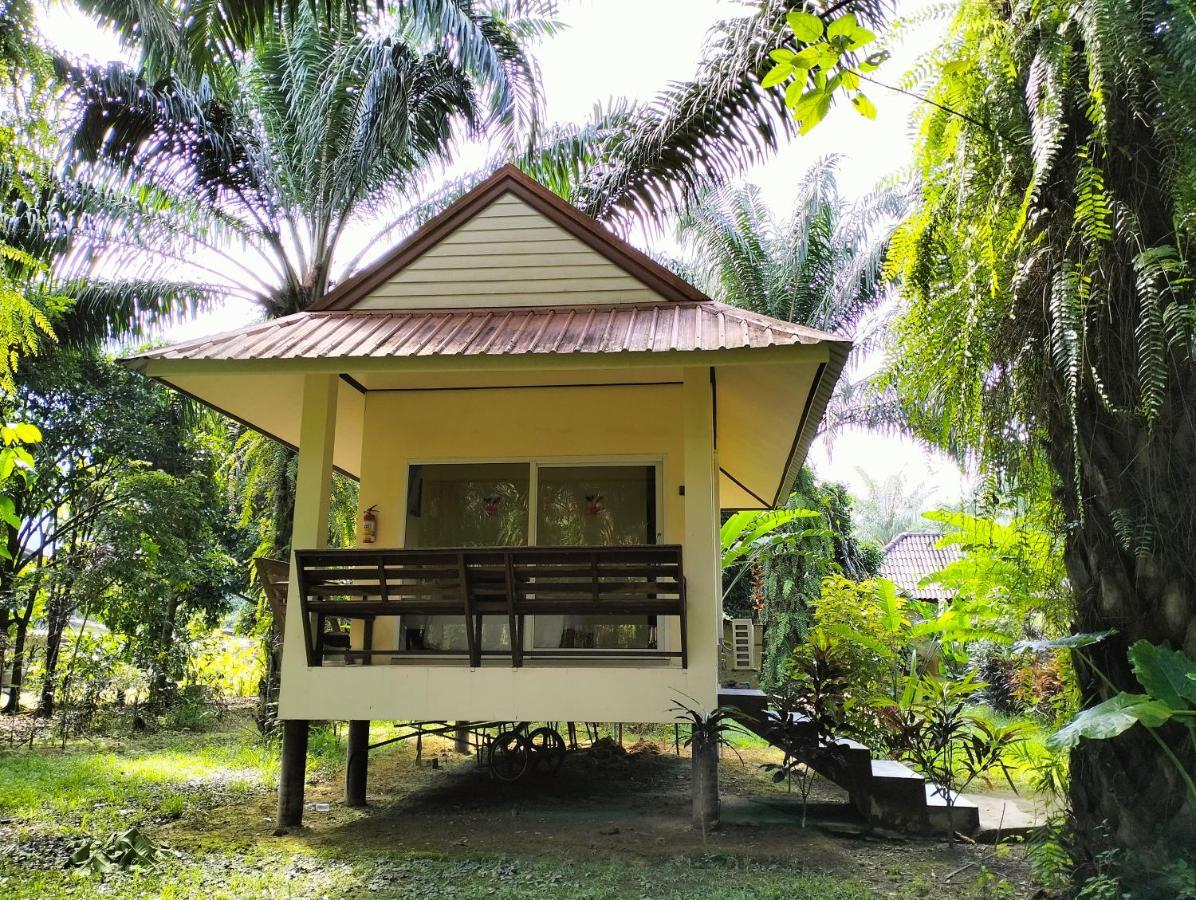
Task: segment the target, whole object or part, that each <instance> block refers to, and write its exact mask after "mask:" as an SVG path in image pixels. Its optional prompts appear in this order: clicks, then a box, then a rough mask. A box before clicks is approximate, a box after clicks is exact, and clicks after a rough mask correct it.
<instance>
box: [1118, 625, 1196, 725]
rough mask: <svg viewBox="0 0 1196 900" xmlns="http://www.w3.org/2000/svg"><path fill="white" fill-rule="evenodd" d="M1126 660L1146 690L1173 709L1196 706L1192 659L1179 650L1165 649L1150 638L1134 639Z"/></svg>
mask: <svg viewBox="0 0 1196 900" xmlns="http://www.w3.org/2000/svg"><path fill="white" fill-rule="evenodd" d="M1130 664H1131V665H1132V666H1133V669H1134V674H1135V675H1136V676H1137V677H1138V681H1139V682H1140V683H1141V684H1142V687H1144V688H1146V692H1147V693H1148V694H1150V696H1152V697H1154V698H1155V699H1156V700H1161V701H1162V702H1163V703H1165V704H1167V706H1168V707H1169V708H1171V709H1172V710H1175V711H1177V712H1179V711H1183V710H1186V709H1188V708H1189V707H1190V706H1196V684H1193V683H1192V681H1191V680H1190V679H1192V678H1193V677H1196V662H1193V661H1192V660H1191V659H1190V658H1189V657H1188V656H1187V654H1185V653H1184V652H1183V651H1182V650H1168V649H1167V648H1166V647H1160V646H1158V645H1157V644H1152V643H1150V641H1135V642H1134V644H1133V646H1131V647H1130Z"/></svg>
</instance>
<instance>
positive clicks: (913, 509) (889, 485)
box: [853, 466, 943, 547]
mask: <svg viewBox="0 0 1196 900" xmlns="http://www.w3.org/2000/svg"><path fill="white" fill-rule="evenodd" d="M856 472H857V473H858V474H859V476H860V479H861V480H862V481H863V482H864V494H863V495H861V496H857V497H855V498H853V499H854V500H855V504H854V508H855V520H856V531H857V533H858V534H859V536H860V539H861V540H865V541H871V542H872V543H874V544H876V545H878V546H880V547H883V546H885V544H887V543H888V542H889V541H891V540H892V539H893V538H895V537H896V536H897V535H899V534H901V533H902V532H904V531H942V530H943V529H942V526H941V525H938V524H936V523H934V522H931V521H930V520H928V519H925V518H923V517H922V513H924V512H926V511H927V504H928V503H929V502H930V499H931V495H932V493H933V490H932V485H931V484H930V483H929V482H927V481H925V480H923V481H917V482H915V481H911V480H910V479H909V477H908V476H907V475H906V472H905V470H904V469H902V470H901V471H900V472H896V473H894V474H892V475H888V476H886V477H884V478H877V477H875V476H873V475H871V474H869V473H868V472H866V471H864V470H863V469H861V468H859V467H858V466H857V467H856Z"/></svg>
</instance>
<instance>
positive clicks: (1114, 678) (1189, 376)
mask: <svg viewBox="0 0 1196 900" xmlns="http://www.w3.org/2000/svg"><path fill="white" fill-rule="evenodd" d="M1069 131H1070V133H1071V135H1072V138H1071V139H1072V140H1073V141H1074V142H1076V144H1077V145H1082V144H1081V143H1080V142H1083V141H1086V140H1087V136H1088V132H1089V127H1088V123H1087V122H1084V121H1082V120H1078V119H1077V120H1075V121H1073V122H1071V123H1070V128H1069ZM1110 145H1111V146H1112V147H1113V148H1134V152H1133V153H1126V152H1122V151H1121V150H1120V149H1112V150H1110V152H1109V158H1108V159H1107V160H1106V161H1105V166H1104V168H1105V183H1106V184H1107V185H1108V186H1109V188H1110V189H1111V190H1112V191H1113V192H1114V193H1115V195H1116V196H1117V197H1118V199H1119V200H1120V201H1121V202H1123V203H1124V204H1125V208H1126V209H1127V210H1128V211H1129V213H1130V214H1131V215H1133V216H1135V217H1136V219H1137V221H1138V222H1139V223H1141V226H1142V231H1143V235H1144V237H1145V239H1146V242H1147V243H1146V246H1166V245H1168V244H1169V243H1170V244H1174V240H1175V238H1174V224H1173V223H1174V217H1173V212H1174V210H1173V208H1172V206H1171V201H1170V195H1169V193H1168V190H1169V188H1168V187H1167V185H1166V182H1167V179H1166V177H1165V176H1164V171H1165V166H1164V165H1163V163H1162V162H1161V161H1160V156H1161V151H1158V150H1157V142H1156V137H1155V135H1154V133H1153V131H1152V129H1151V127H1150V123H1148V122H1144V121H1143V120H1142V119H1141V118H1140V117H1138V116H1135V115H1132V114H1130V113H1129V111H1123V115H1122V116H1121V117H1120V119H1118V120H1114V121H1111V122H1110ZM1069 149H1070V150H1071V158H1074V147H1073V148H1069ZM1069 175H1070V177H1072V178H1075V177H1078V173H1076V172H1072V173H1069ZM1067 180H1068V179H1067V176H1062V177H1060V178H1059V179H1058V180H1057V181H1056V189H1055V191H1054V192H1053V193H1054V196H1049V195H1048V196H1046V197H1044V199H1043V209H1044V210H1050V211H1051V212H1050V215H1051V224H1050V225H1048V226H1047V230H1046V238H1047V240H1048V241H1049V243H1050V244H1051V245H1052V247H1053V249H1054V252H1055V255H1056V259H1065V258H1067V257H1068V252H1069V250H1071V249H1072V247H1071V246H1070V245H1072V244H1073V243H1074V241H1075V232H1074V225H1073V222H1074V217H1075V206H1074V201H1073V200H1072V199H1071V197H1072V194H1071V186H1070V185H1068V184H1067V183H1066V182H1067ZM1141 249H1142V247H1141V246H1137V245H1134V244H1132V243H1131V241H1129V240H1124V239H1122V238H1121V236H1120V234H1118V233H1117V232H1115V235H1114V237H1113V239H1112V240H1111V241H1110V242H1109V243H1108V244H1107V245H1104V246H1103V247H1102V249H1101V251H1100V252H1101V265H1102V269H1103V273H1104V275H1105V277H1106V279H1107V284H1108V286H1109V291H1108V295H1107V298H1106V307H1105V308H1104V309H1102V310H1101V313H1100V314H1099V315H1094V316H1092V317H1091V320H1090V322H1089V329H1090V334H1089V337H1088V344H1089V346H1090V347H1091V348H1095V349H1093V350H1092V351H1091V352H1092V357H1091V361H1092V366H1093V370H1094V371H1095V372H1096V373H1097V374H1098V375H1099V378H1100V379H1101V385H1102V388H1103V392H1104V397H1105V398H1107V401H1106V400H1102V397H1101V393H1100V391H1098V387H1097V385H1096V383H1095V382H1094V381H1093V379H1092V377H1091V373H1085V375H1084V376H1083V378H1084V381H1083V383H1082V384H1081V385H1080V387H1079V390H1078V399H1077V402H1076V404H1075V421H1074V424H1073V422H1072V421H1071V420H1070V416H1069V409H1070V407H1071V405H1072V404H1071V402H1070V400H1069V399H1068V398H1067V392H1066V390H1065V386H1064V383H1063V381H1062V376H1061V375H1060V374H1059V370H1058V369H1057V368H1056V367H1054V366H1051V365H1049V364H1047V365H1045V366H1044V370H1045V371H1046V372H1047V373H1048V374H1047V376H1046V379H1045V381H1046V384H1047V390H1046V391H1045V392H1044V396H1043V397H1042V407H1043V412H1042V418H1041V420H1040V423H1041V425H1042V426H1043V427H1044V429H1045V432H1046V438H1047V440H1046V446H1047V452H1048V455H1049V459H1050V463H1051V465H1052V467H1053V468H1054V470H1055V473H1056V475H1057V477H1058V484H1059V488H1058V492H1059V500H1060V501H1061V503H1062V506H1063V509H1064V512H1065V513H1066V517H1067V521H1068V523H1069V524H1068V532H1067V537H1066V543H1065V549H1064V557H1065V561H1066V563H1067V570H1068V575H1069V578H1070V580H1071V583H1072V586H1073V589H1074V592H1075V598H1076V630H1077V631H1079V632H1093V631H1103V630H1106V629H1115V630H1116V632H1117V633H1116V635H1114V636H1113V637H1112V638H1110V639H1108V640H1106V641H1104V642H1102V643H1100V644H1098V645H1096V646H1093V647H1088V648H1086V649H1085V650H1084V651H1083V652H1082V653H1081V654H1077V656H1076V660H1075V662H1076V668H1077V672H1078V675H1079V682H1080V690H1081V694H1082V697H1083V700H1084V704H1085V705H1090V704H1092V703H1095V702H1099V701H1101V700H1104V699H1106V698H1108V697H1109V696H1111V695H1112V694H1114V693H1116V692H1117V691H1128V692H1130V693H1141V692H1142V686H1141V685H1140V684H1139V683H1138V681H1137V679H1136V678H1135V676H1134V674H1133V671H1132V669H1131V667H1130V664H1129V661H1128V659H1127V650H1128V648H1129V647H1130V645H1131V644H1133V643H1134V642H1135V641H1138V640H1147V641H1150V642H1151V643H1154V644H1161V645H1163V646H1166V647H1168V648H1171V649H1182V650H1184V651H1185V652H1186V653H1187V654H1188V655H1189V656H1193V657H1196V565H1193V558H1194V556H1196V479H1193V478H1192V477H1191V467H1192V463H1193V461H1194V460H1196V420H1194V418H1193V407H1192V406H1191V398H1192V397H1196V363H1194V362H1193V359H1192V356H1191V354H1190V353H1189V352H1188V348H1186V347H1182V346H1176V347H1172V348H1171V349H1170V350H1168V351H1167V352H1166V354H1165V366H1166V369H1167V382H1166V389H1165V392H1164V394H1163V398H1162V405H1161V407H1160V408H1159V410H1158V412H1157V414H1156V416H1155V417H1154V420H1153V421H1152V422H1149V423H1148V422H1147V420H1146V417H1145V416H1144V415H1143V414H1142V408H1141V397H1142V391H1143V384H1142V382H1141V380H1140V376H1139V360H1140V354H1141V347H1140V346H1139V340H1140V326H1141V322H1142V306H1141V304H1142V301H1141V299H1140V297H1139V294H1138V290H1137V288H1136V281H1137V274H1136V272H1135V270H1134V259H1135V257H1136V255H1137V254H1138V253H1139V252H1141ZM1028 300H1029V302H1031V303H1033V302H1035V298H1028ZM1037 302H1038V303H1039V309H1040V310H1041V298H1038V299H1037ZM1048 318H1049V316H1048ZM1044 324H1045V325H1046V327H1047V328H1055V327H1057V325H1058V323H1055V322H1051V321H1047V322H1046V323H1044ZM1044 338H1045V335H1044ZM1045 344H1046V341H1045V340H1044V345H1045ZM1164 745H1165V747H1164ZM1177 762H1178V763H1179V765H1180V766H1183V767H1185V768H1186V769H1187V771H1188V772H1196V748H1194V747H1193V746H1192V744H1191V742H1190V740H1189V738H1188V735H1187V733H1186V731H1185V730H1184V729H1181V728H1179V727H1176V726H1167V727H1164V728H1162V729H1158V730H1156V731H1155V732H1154V733H1153V734H1152V733H1151V732H1149V731H1147V730H1146V729H1145V728H1143V727H1142V726H1140V725H1136V726H1134V727H1132V728H1130V729H1129V730H1128V731H1126V732H1125V733H1123V734H1122V735H1120V736H1118V737H1116V738H1114V739H1111V740H1095V741H1087V740H1086V741H1083V742H1081V744H1080V746H1079V747H1078V748H1077V749H1076V750H1075V752H1074V753H1073V755H1072V768H1071V772H1072V781H1071V801H1072V805H1073V809H1074V813H1075V821H1076V824H1077V826H1078V827H1077V841H1078V845H1079V849H1080V855H1081V857H1082V859H1081V862H1083V861H1091V860H1092V859H1094V857H1095V856H1096V854H1098V853H1100V852H1101V851H1102V850H1105V849H1108V847H1109V845H1113V846H1116V847H1120V848H1123V849H1125V850H1128V851H1129V853H1128V854H1126V861H1128V862H1131V863H1132V864H1135V865H1138V864H1140V865H1142V866H1143V868H1144V869H1145V870H1150V869H1152V868H1155V869H1157V867H1158V866H1161V865H1162V862H1161V861H1162V860H1166V859H1169V858H1176V857H1177V856H1178V855H1179V854H1181V853H1184V852H1191V850H1192V848H1196V798H1193V797H1192V795H1191V794H1190V793H1189V792H1188V791H1187V790H1186V789H1185V787H1184V783H1183V781H1182V779H1181V777H1180V774H1179V771H1178V768H1177V765H1176V763H1177ZM1144 877H1145V876H1144ZM1143 883H1145V882H1143Z"/></svg>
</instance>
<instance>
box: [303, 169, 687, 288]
mask: <svg viewBox="0 0 1196 900" xmlns="http://www.w3.org/2000/svg"><path fill="white" fill-rule="evenodd" d="M508 196H514V197H516V198H518V199H519V200H521V201H523V203H525V204H526V205H527V206H528V207H530V208H531V209H532V210H533V211H534V212H536V213H539V214H540V215H542V216H544V217H545V218H547V219H548V220H549V221H550V222H551V223H552V224H554V225H556V226H559V227H560V228H561V229H562V230H563V231H565V232H566V233H567V234H568V235H570V236H572V237H573V238H576V239H577V240H579V241H580V242H581V243H582V244H584V245H585V246H586V247H588V248H589V249H591V250H594V251H596V252H597V253H599V254H600V255H601V256H602V257H604V258H605V259H607V260H609V261H610V262H612V263H614V264H615V265H616V266H618V267H619V268H620V269H622V270H623V271H624V272H626V273H627V274H628V275H630V276H631V277H632V278H634V279H635V280H636V281H638V282H640V283H641V284H642V285H643V286H644V287H646V288H648V289H650V290H651V291H653V292H655V293H656V294H659V295H660V296H661V297H662V298H664V299H665V300H675V301H689V302H709V301H710V298H709V297H707V296H706V295H705V294H703V293H702V292H701V291H699V290H698V289H697V288H695V287H693V286H692V285H689V284H686V283H685V282H684V281H682V280H681V279H680V278H678V277H677V276H676V275H674V274H673V273H672V272H670V271H669V270H668V269H666V268H665V267H664V266H662V265H660V264H659V263H657V262H656V261H654V260H653V259H652V258H651V257H649V256H648V255H647V254H645V253H643V252H641V251H639V250H637V249H635V248H634V247H632V246H631V245H630V244H628V243H627V242H626V241H624V240H622V239H621V238H619V237H618V236H616V235H614V234H612V233H611V232H609V231H607V230H606V229H604V228H603V227H602V226H601V225H599V224H598V223H597V222H595V221H594V220H593V219H590V218H589V217H588V216H586V215H584V214H583V213H581V212H579V211H578V210H576V209H574V208H573V207H572V206H570V205H569V204H568V203H566V202H565V201H564V200H562V199H561V198H560V197H558V196H556V194H554V193H552V191H550V190H548V189H547V188H545V187H544V186H543V185H541V184H540V183H538V182H537V181H535V180H534V179H532V178H529V177H528V176H527V175H525V174H524V173H523V172H521V171H520V170H519V169H517V168H515V167H514V166H510V165H508V166H504V167H503V168H501V169H499V170H498V171H497V172H496V173H495V174H494V175H492V176H490V178H488V179H487V180H486V181H484V182H482V183H481V184H480V185H479V186H478V187H477V188H475V189H474V190H472V191H470V192H469V193H467V194H466V195H465V196H464V197H461V198H460V199H459V200H457V201H455V202H454V203H452V204H451V205H449V206H448V208H447V209H445V210H444V212H442V213H440V214H439V215H438V216H436V217H435V218H433V219H432V220H431V221H429V222H427V223H426V224H425V225H424V226H423V227H422V228H420V229H419V230H417V231H416V232H415V233H414V234H413V235H411V237H409V238H408V239H407V240H405V241H403V242H402V243H401V244H399V246H398V247H396V248H395V249H394V250H392V251H391V252H390V253H388V254H386V255H385V256H383V257H382V258H381V259H379V260H378V261H377V262H375V263H374V264H373V265H371V266H368V267H367V268H365V269H363V270H362V271H361V272H358V273H357V274H356V275H353V276H352V277H350V278H348V279H346V280H345V281H343V282H342V283H341V284H339V285H337V286H336V287H335V288H333V289H332V290H331V291H330V292H329V293H328V294H327V295H326V296H325V297H324V298H323V299H322V300H320V301H319V302H317V303H313V304H312V305H311V307H310V309H311V310H312V311H318V310H344V309H350V308H352V307H354V306H356V305H358V304H359V303H360V302H361V301H363V300H365V299H366V298H367V297H369V296H370V295H373V294H376V293H377V292H378V291H379V289H383V288H384V286H385V285H386V284H387V282H389V281H391V279H392V278H394V277H395V276H396V275H398V274H399V273H400V272H402V271H403V270H404V269H406V268H407V267H408V266H410V265H411V264H412V263H414V262H415V261H416V260H418V259H420V258H421V257H423V256H424V254H426V253H427V252H428V251H429V250H431V249H433V248H434V247H436V246H437V245H438V244H440V243H441V242H442V241H444V240H445V239H446V238H448V237H449V236H450V235H453V234H455V233H457V232H458V231H460V230H461V229H462V228H463V227H464V226H466V225H467V223H470V222H471V221H475V219H476V217H477V216H478V214H479V213H482V212H483V211H484V210H487V209H489V208H490V207H491V206H493V205H494V204H495V203H496V202H497V201H499V200H501V199H502V198H505V197H508ZM466 233H467V234H468V233H469V232H468V231H467V232H466ZM535 233H536V232H535V231H534V230H533V231H531V232H529V235H533V236H534V234H535ZM542 237H543V236H541V239H542ZM515 243H516V244H518V245H519V247H520V249H524V250H528V251H531V253H523V254H515V255H517V256H529V255H534V254H535V250H536V245H537V241H536V240H532V241H525V242H515ZM525 244H526V246H524V245H525ZM512 246H515V244H513V245H512ZM470 264H471V265H472V259H471V261H470ZM521 290H522V289H521ZM612 299H615V298H612ZM627 299H628V300H635V299H642V298H637V297H635V296H634V293H633V294H631V295H629V296H628V297H627ZM616 302H618V301H616ZM624 302H626V301H624ZM524 303H526V300H525V301H524ZM490 304H493V301H490Z"/></svg>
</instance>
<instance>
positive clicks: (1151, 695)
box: [1047, 632, 1196, 800]
mask: <svg viewBox="0 0 1196 900" xmlns="http://www.w3.org/2000/svg"><path fill="white" fill-rule="evenodd" d="M1111 633H1112V632H1101V633H1099V634H1091V635H1073V636H1071V637H1070V638H1064V641H1066V642H1068V643H1067V644H1066V646H1068V647H1069V648H1070V649H1071V650H1072V652H1073V653H1075V654H1076V656H1077V657H1078V658H1079V659H1081V660H1084V661H1085V662H1086V663H1087V664H1088V665H1089V666H1090V667H1091V668H1092V670H1093V671H1094V672H1095V673H1096V674H1097V676H1098V677H1100V678H1102V679H1103V680H1104V681H1105V683H1106V686H1108V687H1109V688H1110V690H1112V687H1113V686H1112V684H1111V683H1109V682H1108V679H1107V678H1105V676H1104V675H1103V673H1101V672H1100V670H1099V669H1097V668H1096V667H1095V666H1093V665H1092V663H1091V661H1090V660H1089V659H1088V658H1087V657H1086V656H1085V655H1084V653H1083V649H1082V648H1083V647H1085V646H1088V645H1089V644H1094V643H1096V642H1097V641H1099V640H1103V639H1104V638H1105V637H1108V636H1109V635H1110V634H1111ZM1129 660H1130V665H1131V667H1132V668H1133V670H1134V677H1136V678H1137V679H1138V683H1139V684H1140V685H1141V686H1142V688H1143V692H1142V693H1133V694H1131V693H1129V692H1127V691H1118V692H1117V693H1115V694H1113V696H1111V697H1109V699H1107V700H1105V701H1103V702H1101V703H1098V704H1097V705H1096V706H1092V707H1089V708H1088V709H1085V710H1081V711H1080V712H1079V713H1078V714H1077V715H1076V717H1075V718H1074V719H1072V720H1071V721H1070V722H1069V723H1067V724H1066V725H1065V726H1063V728H1061V729H1059V731H1057V732H1055V733H1054V734H1053V735H1051V736H1050V738H1048V739H1047V746H1048V747H1050V748H1051V749H1052V750H1071V749H1073V748H1074V747H1076V745H1078V744H1079V743H1080V741H1081V739H1083V738H1088V739H1090V740H1107V739H1109V738H1114V737H1117V736H1118V735H1119V734H1121V733H1122V732H1124V731H1128V730H1129V729H1130V728H1132V727H1133V726H1134V725H1141V726H1142V727H1143V728H1145V729H1146V730H1147V731H1148V732H1149V733H1150V734H1151V735H1152V736H1153V737H1154V739H1155V740H1156V741H1157V742H1158V745H1159V747H1160V748H1161V749H1162V750H1163V752H1164V755H1165V756H1166V757H1167V758H1168V759H1169V760H1170V762H1171V764H1172V765H1173V766H1175V768H1176V770H1177V771H1178V773H1179V776H1180V779H1181V780H1182V781H1183V783H1184V785H1185V786H1186V787H1187V789H1188V792H1189V793H1190V794H1191V796H1192V798H1193V799H1194V800H1196V781H1194V780H1193V776H1192V773H1191V772H1189V771H1188V770H1187V768H1186V767H1185V766H1184V765H1183V763H1182V762H1181V761H1180V760H1179V758H1178V757H1177V756H1176V755H1175V754H1174V752H1172V750H1171V748H1170V747H1169V745H1168V744H1167V743H1166V742H1165V741H1163V740H1162V739H1161V738H1160V737H1159V735H1158V733H1157V731H1156V729H1159V728H1161V727H1163V726H1165V725H1171V726H1177V727H1180V728H1183V729H1186V730H1187V732H1188V739H1189V741H1191V743H1192V746H1194V747H1196V662H1194V661H1193V660H1192V658H1191V657H1190V656H1188V655H1187V654H1185V653H1184V652H1183V651H1181V650H1169V649H1167V648H1166V647H1160V646H1158V645H1157V644H1152V643H1150V642H1149V641H1145V640H1141V641H1135V642H1134V643H1133V644H1132V645H1131V646H1130V649H1129Z"/></svg>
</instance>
